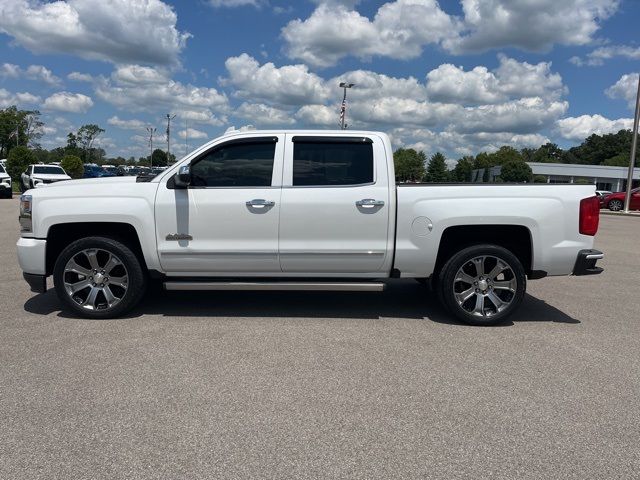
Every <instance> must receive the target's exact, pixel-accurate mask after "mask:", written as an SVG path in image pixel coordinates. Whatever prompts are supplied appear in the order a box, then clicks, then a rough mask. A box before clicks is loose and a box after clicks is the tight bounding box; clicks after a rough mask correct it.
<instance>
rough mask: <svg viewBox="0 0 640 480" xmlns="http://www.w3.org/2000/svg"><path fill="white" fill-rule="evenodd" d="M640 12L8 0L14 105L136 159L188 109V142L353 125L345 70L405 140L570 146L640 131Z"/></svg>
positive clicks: (491, 3) (2, 54)
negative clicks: (90, 127)
mask: <svg viewBox="0 0 640 480" xmlns="http://www.w3.org/2000/svg"><path fill="white" fill-rule="evenodd" d="M639 18H640V2H637V1H633V0H626V1H619V0H563V1H561V2H560V1H558V0H537V1H534V0H461V1H441V2H436V1H435V0H394V1H390V2H378V1H373V0H361V1H357V0H313V1H307V0H301V1H299V2H291V3H288V2H284V1H280V0H193V1H182V2H177V1H173V2H169V1H161V0H102V1H101V2H95V1H93V0H66V1H58V2H43V1H39V0H0V39H1V41H0V107H5V106H8V105H11V104H17V105H18V106H19V107H20V108H38V109H39V110H40V111H41V112H42V113H43V119H44V120H45V122H46V128H45V132H44V133H45V135H44V136H43V138H42V144H43V146H45V147H47V148H51V147H55V146H59V145H63V144H64V141H65V140H64V139H65V137H66V134H67V133H68V132H69V131H72V130H75V129H77V128H78V127H79V126H80V125H82V124H85V123H97V124H99V125H101V126H102V127H103V128H105V129H106V132H105V134H104V135H103V137H102V138H101V140H100V141H101V145H102V146H103V147H104V148H105V149H106V150H107V152H108V154H109V155H114V156H115V155H122V156H125V157H128V156H131V155H134V156H139V155H144V154H146V153H147V151H148V147H147V140H146V131H145V127H146V126H148V125H151V126H155V127H157V128H158V131H159V132H160V133H163V132H164V129H165V125H164V123H163V121H162V119H163V117H164V115H165V114H166V113H168V112H171V113H175V114H176V115H177V117H176V120H175V124H174V134H173V139H172V142H173V143H175V144H176V148H175V151H177V152H178V153H179V154H183V153H184V151H185V149H187V148H193V147H195V146H197V145H199V144H201V143H203V142H205V141H206V140H207V139H212V138H215V137H216V136H218V135H220V134H222V133H224V132H225V131H226V130H227V129H228V128H230V127H233V128H242V127H244V126H247V125H252V126H255V127H257V128H276V127H283V128H307V127H311V128H335V127H336V126H337V122H338V106H339V102H340V99H341V91H340V89H339V88H338V86H337V84H338V83H339V81H340V80H342V79H345V80H350V81H353V82H354V83H356V86H355V87H354V89H353V90H352V91H351V92H350V93H349V95H350V101H349V110H348V113H347V118H348V122H349V123H350V124H351V127H352V128H363V129H376V130H383V131H386V132H388V133H389V134H390V135H391V137H392V140H393V142H394V144H395V146H401V145H402V146H415V147H417V148H421V149H424V150H425V151H426V153H427V154H431V153H433V152H435V151H437V150H440V151H443V152H445V153H446V154H447V155H448V156H449V157H450V158H452V159H454V158H458V157H460V156H461V155H464V154H474V153H478V152H480V151H483V150H486V151H491V150H494V149H496V148H498V147H499V146H500V145H503V144H508V145H513V146H516V147H525V146H527V147H535V146H538V145H540V144H542V143H544V142H546V141H553V142H555V143H558V144H560V145H561V146H563V147H567V146H570V145H574V144H577V143H579V142H580V141H581V140H582V138H584V137H585V136H587V135H589V134H591V133H594V132H595V133H606V132H615V131H617V130H619V129H620V128H631V123H632V118H631V117H632V115H633V111H632V107H633V101H634V97H635V89H636V85H637V83H636V82H637V74H638V72H640V43H639V42H638V36H637V25H638V22H637V19H639ZM185 137H186V138H185ZM158 140H159V141H164V139H163V138H162V136H161V137H160V138H159V139H158ZM185 140H186V142H187V145H186V146H185Z"/></svg>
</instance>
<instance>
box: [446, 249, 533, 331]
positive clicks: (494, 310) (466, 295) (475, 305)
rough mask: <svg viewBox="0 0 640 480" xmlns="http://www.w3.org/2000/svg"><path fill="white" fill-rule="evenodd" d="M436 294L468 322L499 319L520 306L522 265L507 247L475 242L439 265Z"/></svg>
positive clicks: (485, 322) (523, 282) (523, 284)
mask: <svg viewBox="0 0 640 480" xmlns="http://www.w3.org/2000/svg"><path fill="white" fill-rule="evenodd" d="M438 288H439V292H438V293H439V297H440V299H441V301H442V302H443V303H444V305H445V306H446V307H447V308H448V310H449V311H450V312H451V313H453V314H454V315H455V316H456V317H458V318H459V319H460V320H462V321H463V322H465V323H468V324H471V325H495V324H498V323H500V322H503V321H504V320H505V319H506V318H507V317H508V316H509V315H511V314H512V313H513V312H514V311H515V310H516V309H517V308H518V306H519V305H520V303H521V302H522V299H523V297H524V292H525V289H526V276H525V272H524V268H523V267H522V264H521V263H520V261H519V260H518V258H517V257H516V256H515V255H513V253H511V252H510V251H509V250H507V249H505V248H503V247H499V246H496V245H477V246H473V247H469V248H465V249H464V250H461V251H460V252H458V253H456V254H455V255H453V256H452V257H451V258H450V259H449V260H448V261H447V263H446V264H445V265H444V267H443V268H442V271H441V273H440V278H439V282H438Z"/></svg>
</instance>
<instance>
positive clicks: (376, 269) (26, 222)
mask: <svg viewBox="0 0 640 480" xmlns="http://www.w3.org/2000/svg"><path fill="white" fill-rule="evenodd" d="M394 178H395V177H394V168H393V153H392V150H391V143H390V141H389V138H388V137H387V135H385V134H384V133H378V132H359V131H251V132H239V133H236V132H234V133H232V134H229V135H225V136H223V137H220V138H217V139H215V140H213V141H212V142H209V143H208V144H206V145H204V146H202V147H201V148H199V149H198V150H196V151H194V152H193V153H191V154H190V155H188V156H187V157H185V158H183V159H182V160H180V161H179V162H177V163H176V164H175V165H174V166H172V167H170V168H168V169H167V170H166V171H164V172H162V173H161V174H159V175H158V176H156V177H155V178H141V177H139V178H134V177H115V178H100V179H87V180H72V181H67V182H59V183H55V184H52V185H49V186H47V187H46V188H41V189H37V190H29V191H28V192H26V194H25V195H23V196H22V197H21V204H20V224H21V230H22V234H21V238H20V240H19V241H18V257H19V261H20V265H21V267H22V269H23V271H24V277H25V279H26V280H27V282H28V283H29V285H30V286H31V288H32V290H33V291H36V292H43V291H45V290H46V278H47V277H48V276H50V275H53V281H54V285H55V289H56V291H57V294H58V296H59V297H60V300H61V301H62V303H63V304H64V306H66V308H68V309H69V310H71V311H72V312H75V313H76V314H78V315H81V316H86V317H91V318H109V317H115V316H119V315H122V314H124V313H125V312H127V311H128V310H130V309H131V308H133V307H134V306H135V305H136V304H137V303H138V301H139V300H140V299H141V297H142V296H143V293H144V291H145V287H146V284H147V282H148V281H149V280H150V279H151V280H160V281H162V282H163V283H164V288H165V289H167V290H232V289H235V290H265V289H274V290H277V289H279V290H353V291H378V290H382V289H384V287H385V280H386V279H389V278H405V277H408V278H415V279H418V280H429V281H430V283H431V284H432V285H433V287H434V288H435V289H436V290H437V292H438V296H439V298H440V299H441V301H442V302H443V304H444V305H445V307H446V308H447V309H448V310H449V311H450V312H451V313H452V314H453V315H455V316H457V317H458V318H459V319H461V320H463V321H465V322H467V323H471V324H476V325H489V324H494V323H497V322H500V321H502V320H504V319H505V318H506V317H507V316H508V315H510V314H511V313H513V311H514V310H515V309H516V308H517V307H518V305H519V304H520V303H521V301H522V298H523V295H524V292H525V287H526V280H527V278H529V279H538V278H542V277H544V276H547V275H571V274H573V275H588V274H597V273H600V272H601V271H602V269H601V268H599V267H597V266H596V262H597V260H598V259H600V258H602V257H603V254H602V253H601V252H598V251H596V250H593V249H592V247H593V241H594V235H595V234H596V231H597V229H598V221H599V216H598V215H599V203H598V199H597V197H596V196H595V195H594V190H595V189H594V187H593V186H588V185H546V184H543V185H508V184H499V185H489V184H460V185H451V184H431V185H428V184H422V185H413V184H412V185H397V186H396V184H395V181H394ZM425 301H426V300H425Z"/></svg>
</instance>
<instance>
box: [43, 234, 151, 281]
mask: <svg viewBox="0 0 640 480" xmlns="http://www.w3.org/2000/svg"><path fill="white" fill-rule="evenodd" d="M86 237H107V238H112V239H114V240H117V241H119V242H121V243H124V244H125V245H127V246H128V247H129V248H130V249H131V250H132V251H133V252H134V253H135V254H136V256H137V257H138V259H139V260H140V264H141V265H142V266H143V268H146V263H145V261H144V255H143V254H142V247H141V246H140V238H139V237H138V232H136V229H135V228H134V227H133V225H129V224H128V223H117V222H86V223H59V224H57V225H52V226H51V228H49V233H48V235H47V263H46V266H47V275H51V274H52V273H53V266H54V265H55V263H56V259H57V258H58V256H59V255H60V253H61V252H62V250H64V249H65V248H66V247H67V246H68V245H69V244H71V243H72V242H75V241H76V240H79V239H81V238H86Z"/></svg>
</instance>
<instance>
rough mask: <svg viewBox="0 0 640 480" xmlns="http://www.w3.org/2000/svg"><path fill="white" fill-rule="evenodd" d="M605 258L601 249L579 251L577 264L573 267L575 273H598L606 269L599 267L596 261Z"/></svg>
mask: <svg viewBox="0 0 640 480" xmlns="http://www.w3.org/2000/svg"><path fill="white" fill-rule="evenodd" d="M603 258H604V253H602V252H601V251H599V250H593V249H587V250H580V251H579V252H578V258H576V264H575V266H574V267H573V274H574V275H598V274H599V273H602V272H603V271H604V269H603V268H601V267H597V266H596V262H597V261H598V260H602V259H603Z"/></svg>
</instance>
